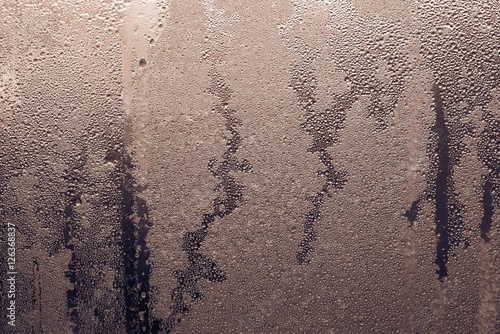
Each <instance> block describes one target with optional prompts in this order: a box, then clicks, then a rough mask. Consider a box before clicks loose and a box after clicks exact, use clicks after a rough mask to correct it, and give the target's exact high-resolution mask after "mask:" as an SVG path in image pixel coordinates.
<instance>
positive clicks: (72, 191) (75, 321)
mask: <svg viewBox="0 0 500 334" xmlns="http://www.w3.org/2000/svg"><path fill="white" fill-rule="evenodd" d="M76 161H77V163H78V164H77V165H76V166H74V167H73V168H70V169H67V170H65V173H64V176H63V178H64V179H65V180H66V182H67V190H66V192H65V193H64V195H65V197H66V202H67V203H68V204H67V205H66V207H65V209H64V211H63V217H64V219H65V221H66V223H65V225H64V229H63V234H64V247H65V248H66V249H68V250H70V251H71V260H70V261H69V263H68V270H67V271H66V273H65V276H66V277H67V278H69V281H70V283H71V284H72V285H73V288H72V289H68V290H67V291H66V301H67V307H68V313H69V317H70V320H71V329H72V331H73V333H79V332H80V328H79V327H80V323H81V319H80V314H79V312H78V309H79V308H78V298H79V291H80V288H81V285H82V280H81V279H79V277H78V276H79V275H78V274H79V273H78V268H80V267H81V265H80V262H79V258H78V255H77V252H76V251H75V240H77V236H76V235H75V234H76V227H77V217H75V210H74V206H75V201H76V199H79V198H80V196H81V190H80V189H79V186H78V185H79V184H82V182H83V176H82V173H81V168H83V166H84V165H85V163H86V161H87V158H86V154H83V155H82V156H80V157H79V158H78V159H77V160H76Z"/></svg>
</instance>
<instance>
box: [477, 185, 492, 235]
mask: <svg viewBox="0 0 500 334" xmlns="http://www.w3.org/2000/svg"><path fill="white" fill-rule="evenodd" d="M492 187H493V185H492V183H491V181H490V180H489V179H487V180H486V181H485V182H484V186H483V210H484V213H483V219H482V220H481V226H480V227H481V238H483V240H484V241H486V242H489V241H490V237H489V235H488V234H489V232H490V230H491V225H492V223H493V196H492V195H491V191H492Z"/></svg>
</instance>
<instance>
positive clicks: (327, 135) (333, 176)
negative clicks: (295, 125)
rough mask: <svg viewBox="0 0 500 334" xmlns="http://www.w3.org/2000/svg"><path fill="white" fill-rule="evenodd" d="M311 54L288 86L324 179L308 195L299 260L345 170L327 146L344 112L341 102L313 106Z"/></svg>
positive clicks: (341, 184) (309, 249) (334, 137)
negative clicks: (309, 205)
mask: <svg viewBox="0 0 500 334" xmlns="http://www.w3.org/2000/svg"><path fill="white" fill-rule="evenodd" d="M313 59H314V56H312V55H309V56H306V58H305V59H303V63H302V64H301V65H300V66H297V67H296V68H295V70H294V71H293V76H292V88H293V90H294V92H295V93H296V95H297V97H298V99H299V104H300V105H301V106H302V108H303V110H304V112H306V113H307V118H306V121H305V122H304V123H303V124H302V125H301V126H302V129H303V130H304V131H306V132H307V133H308V134H310V135H311V136H312V138H313V143H312V146H311V147H310V148H309V149H308V151H309V152H310V153H313V154H317V155H318V158H319V160H320V162H321V163H322V165H323V166H324V167H326V170H320V171H318V172H317V175H318V176H321V177H324V178H325V179H326V180H325V183H324V184H323V186H322V187H321V190H320V191H318V192H317V193H316V195H314V196H311V197H310V198H309V201H310V202H311V203H312V208H311V210H309V212H308V213H307V214H306V219H305V222H304V237H303V239H302V241H301V242H300V244H299V246H298V247H299V250H298V251H297V254H296V258H297V262H298V263H299V264H307V263H309V262H310V253H311V252H313V251H314V246H313V245H312V243H313V242H314V241H316V238H317V236H316V231H315V226H314V225H315V223H316V222H317V221H318V219H319V218H320V216H321V207H322V206H323V203H324V202H325V195H326V196H328V197H331V190H333V189H342V188H344V186H345V183H346V182H347V179H346V177H347V173H346V172H344V171H338V170H337V169H336V168H335V166H334V165H333V162H332V157H331V155H330V154H329V153H328V151H327V149H328V148H329V147H331V146H333V145H334V144H335V143H337V141H338V137H339V134H338V132H339V131H340V130H341V129H342V128H343V127H344V126H345V120H346V114H345V112H344V108H343V107H344V104H343V103H339V105H338V106H336V108H332V109H325V111H323V112H317V111H316V110H314V109H313V108H314V105H315V104H316V96H315V92H314V91H315V88H316V82H317V79H316V77H315V76H314V70H313V69H312V67H311V63H312V61H313Z"/></svg>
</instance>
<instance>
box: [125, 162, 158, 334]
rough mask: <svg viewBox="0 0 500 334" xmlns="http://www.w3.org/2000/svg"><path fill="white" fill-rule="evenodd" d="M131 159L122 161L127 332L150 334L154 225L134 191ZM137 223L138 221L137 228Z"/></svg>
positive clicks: (142, 200) (145, 205)
mask: <svg viewBox="0 0 500 334" xmlns="http://www.w3.org/2000/svg"><path fill="white" fill-rule="evenodd" d="M133 169H134V165H133V164H132V161H131V157H130V155H128V154H125V156H124V158H123V173H124V174H123V175H124V178H123V184H122V197H123V220H122V248H123V264H124V282H125V288H124V299H125V307H126V308H125V318H126V325H127V326H126V328H127V330H128V331H129V332H132V333H149V332H150V321H149V299H150V291H149V290H150V284H149V280H150V274H151V267H150V265H149V263H148V260H149V255H150V253H149V249H148V246H147V244H146V238H147V235H148V232H149V229H150V228H151V226H152V223H151V222H150V221H149V220H148V206H147V203H146V201H145V200H144V199H142V198H140V197H139V196H138V194H137V191H139V189H136V188H134V185H135V183H136V182H135V178H134V177H133V175H132V172H133ZM135 221H138V223H137V224H136V223H135Z"/></svg>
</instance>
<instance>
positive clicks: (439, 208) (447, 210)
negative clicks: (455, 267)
mask: <svg viewBox="0 0 500 334" xmlns="http://www.w3.org/2000/svg"><path fill="white" fill-rule="evenodd" d="M432 93H433V96H434V108H435V109H434V110H435V113H436V118H435V123H434V126H433V127H432V128H431V130H432V132H434V133H435V136H432V137H434V138H435V139H434V140H432V141H431V143H430V144H429V145H428V155H429V160H430V161H431V166H430V167H429V168H430V172H429V173H428V175H435V179H434V180H432V179H428V187H427V190H426V191H425V194H424V195H426V196H425V198H426V199H427V200H429V201H433V202H434V222H435V233H436V237H437V244H436V258H435V260H434V263H435V264H436V265H437V266H438V269H437V270H436V274H438V279H439V281H441V282H442V281H443V279H444V278H445V277H447V276H448V267H447V264H448V261H449V258H450V256H454V255H455V254H454V253H452V252H451V251H452V250H453V248H454V247H457V246H458V245H459V244H460V243H461V242H463V243H464V246H465V247H468V246H469V240H468V238H467V237H464V231H465V227H464V221H463V216H462V211H463V210H464V206H463V205H462V204H461V203H460V202H459V201H458V194H457V193H456V192H455V186H454V182H453V178H452V176H453V167H454V163H453V162H454V161H456V160H457V159H452V157H451V153H450V152H451V146H452V144H453V143H452V142H451V139H452V135H451V134H450V129H449V127H448V122H447V119H446V115H445V110H444V101H443V98H442V93H443V92H442V91H441V89H440V88H439V87H438V85H437V84H434V85H433V86H432ZM452 130H453V129H452ZM433 143H434V145H435V146H434V145H433ZM454 144H455V145H459V144H460V143H458V144H457V143H454ZM424 195H421V196H420V197H419V198H418V199H417V200H416V201H414V202H413V203H412V205H411V207H410V209H409V210H407V211H406V213H405V214H404V216H405V217H407V219H408V221H409V223H410V226H411V227H413V224H414V222H415V221H416V220H417V218H418V213H419V210H420V205H421V201H422V200H423V199H424Z"/></svg>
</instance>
